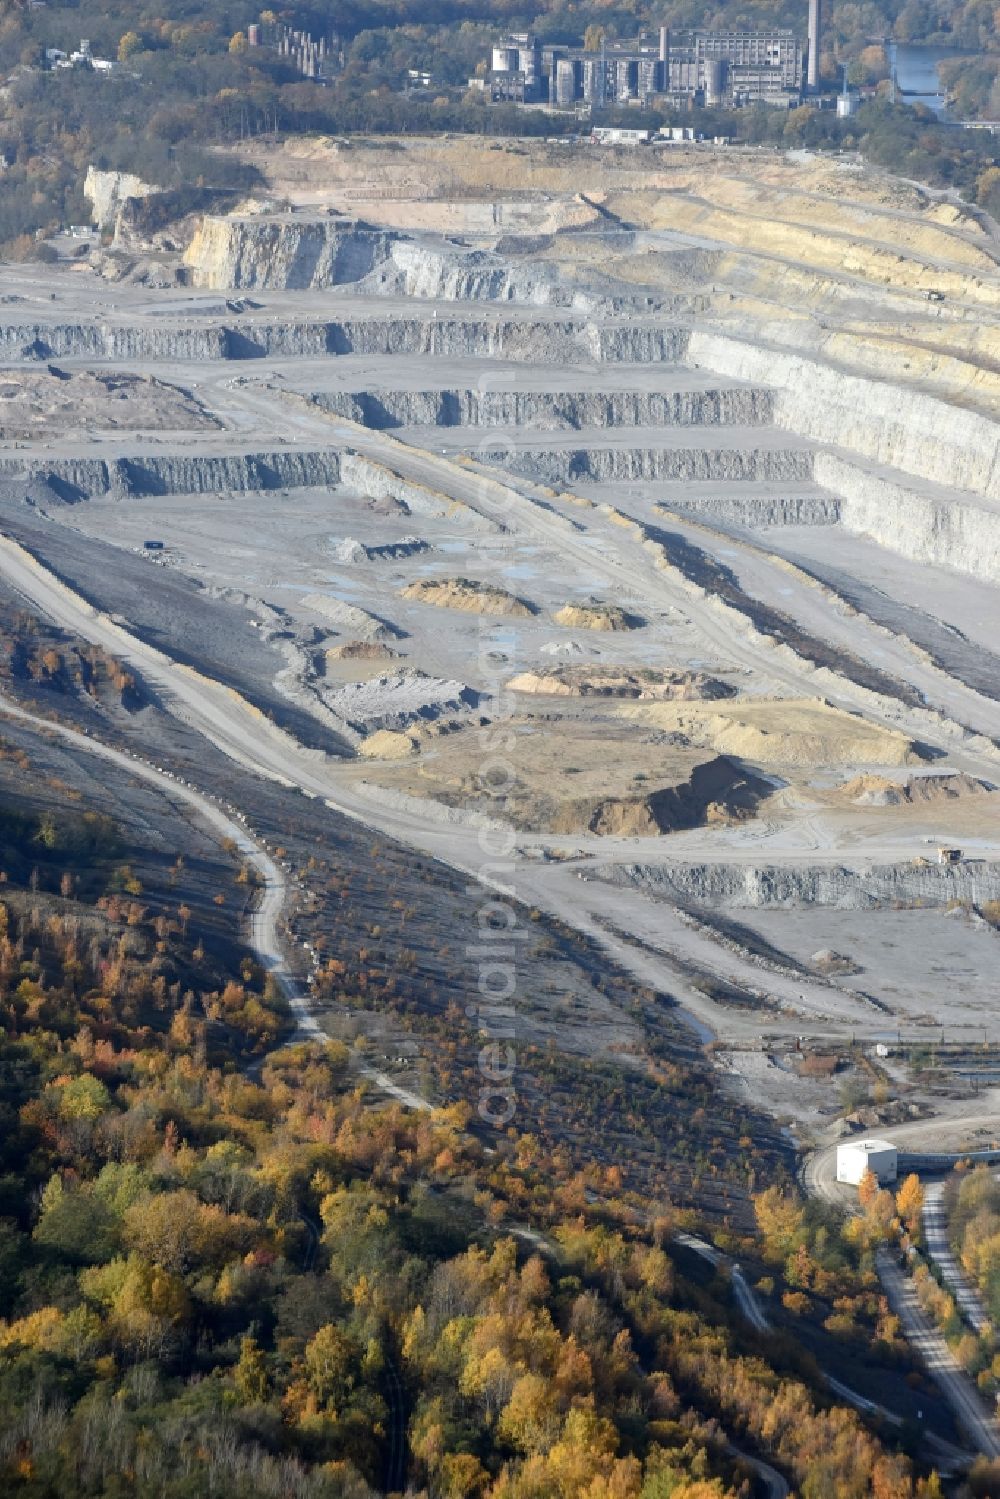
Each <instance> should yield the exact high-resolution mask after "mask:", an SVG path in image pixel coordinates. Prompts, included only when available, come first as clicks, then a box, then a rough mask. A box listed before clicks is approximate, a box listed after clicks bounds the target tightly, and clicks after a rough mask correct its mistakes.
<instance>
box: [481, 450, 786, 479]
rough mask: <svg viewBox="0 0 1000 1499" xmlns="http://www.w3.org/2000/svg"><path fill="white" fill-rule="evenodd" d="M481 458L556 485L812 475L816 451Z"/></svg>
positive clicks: (503, 453) (485, 454) (486, 454)
mask: <svg viewBox="0 0 1000 1499" xmlns="http://www.w3.org/2000/svg"><path fill="white" fill-rule="evenodd" d="M476 458H477V460H478V461H479V462H482V463H492V464H495V465H496V466H497V467H498V468H505V469H507V470H508V472H511V473H515V474H523V475H524V476H525V477H527V478H530V479H537V480H541V481H543V482H546V483H550V484H567V483H573V482H574V481H592V482H595V483H605V482H608V481H614V480H620V479H667V480H673V479H690V480H705V479H709V480H733V481H736V482H741V483H742V482H746V481H759V480H772V481H774V482H777V483H787V482H792V483H794V482H798V481H801V480H808V479H811V478H812V461H813V455H812V453H810V452H807V451H804V450H802V449H785V448H721V449H716V448H709V447H691V448H644V447H634V448H576V449H573V448H567V449H563V450H561V451H560V450H558V449H549V450H542V451H538V452H533V451H524V452H516V451H511V450H510V449H508V448H496V449H488V450H485V451H480V450H477V452H476Z"/></svg>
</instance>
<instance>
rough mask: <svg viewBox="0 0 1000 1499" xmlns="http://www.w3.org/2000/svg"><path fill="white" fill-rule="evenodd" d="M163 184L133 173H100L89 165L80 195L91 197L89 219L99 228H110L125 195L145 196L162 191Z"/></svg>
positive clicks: (115, 220) (114, 222) (131, 196)
mask: <svg viewBox="0 0 1000 1499" xmlns="http://www.w3.org/2000/svg"><path fill="white" fill-rule="evenodd" d="M162 191H163V189H162V187H157V186H156V184H155V183H152V182H143V180H142V178H141V177H137V176H136V175H135V173H134V172H102V171H99V170H98V169H97V168H96V167H88V168H87V175H86V177H85V178H84V183H83V194H84V197H85V198H88V199H89V200H90V211H91V219H92V221H93V223H95V224H96V225H97V226H98V227H99V228H100V229H111V228H113V227H114V225H115V224H116V222H117V219H118V214H119V212H120V210H121V207H122V204H123V203H124V202H125V200H126V199H127V198H148V197H150V196H151V194H153V193H161V192H162Z"/></svg>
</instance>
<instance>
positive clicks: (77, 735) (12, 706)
mask: <svg viewBox="0 0 1000 1499" xmlns="http://www.w3.org/2000/svg"><path fill="white" fill-rule="evenodd" d="M0 717H7V718H13V719H16V720H17V721H18V722H19V723H26V724H30V725H31V727H32V728H34V729H36V730H38V731H39V732H40V733H43V734H52V735H55V736H56V737H57V738H59V739H61V740H63V741H64V743H67V744H69V745H70V746H71V747H72V748H73V749H74V750H77V751H81V752H83V753H84V754H86V755H88V756H96V757H97V758H98V759H101V760H104V761H106V762H107V763H109V764H111V765H115V766H117V767H118V768H119V769H120V770H124V771H126V772H127V774H129V775H130V776H134V777H135V778H136V779H137V780H141V781H145V782H147V784H149V785H151V786H154V787H155V788H156V789H157V791H159V792H161V793H162V794H163V796H165V797H166V798H167V800H168V801H170V802H172V803H174V805H177V804H178V803H180V804H181V805H182V806H184V807H186V808H188V809H189V810H190V811H192V812H194V813H195V815H196V816H197V817H198V818H199V819H200V820H201V821H202V822H203V823H205V824H206V825H207V826H208V827H209V828H211V830H212V831H213V832H214V833H217V834H218V835H219V837H220V839H223V838H227V839H231V840H232V842H233V843H234V844H235V846H236V849H237V851H238V852H239V854H240V855H241V856H242V858H243V859H245V860H246V862H247V863H248V864H250V865H252V867H253V868H254V869H255V870H256V871H257V874H258V876H259V878H260V882H261V883H260V887H259V898H258V900H257V902H256V904H255V905H254V907H253V909H252V910H251V912H250V919H249V922H248V933H247V935H248V939H249V945H250V947H251V948H252V950H253V951H254V953H256V955H257V958H258V959H259V961H260V964H261V967H262V968H263V969H264V971H265V973H267V974H268V975H269V976H270V977H271V978H272V979H273V980H274V982H275V983H276V984H277V985H278V987H279V988H280V990H281V992H282V995H283V996H284V998H285V1000H286V1002H287V1004H288V1007H289V1009H290V1010H291V1012H292V1015H293V1016H294V1019H295V1032H294V1034H293V1035H292V1036H290V1037H289V1039H288V1040H287V1041H285V1042H283V1043H282V1046H289V1045H294V1044H295V1042H296V1041H325V1040H327V1039H328V1037H327V1035H326V1032H325V1031H324V1030H323V1028H322V1026H321V1025H320V1024H319V1022H318V1020H317V1019H316V1016H315V1014H314V1013H313V1010H312V1007H311V1005H310V1002H309V996H308V992H307V990H306V989H305V988H304V986H303V985H302V984H301V983H300V982H299V980H298V979H297V978H296V977H295V975H294V973H292V971H291V969H290V968H289V967H288V963H287V961H286V958H285V954H284V950H283V947H282V943H281V939H280V936H279V921H280V918H281V913H282V910H283V909H284V905H285V902H286V900H287V897H288V882H287V881H286V879H285V876H284V873H283V872H282V870H281V867H280V866H279V865H278V864H276V863H275V861H274V860H273V859H272V858H271V855H270V854H269V853H268V851H267V849H266V848H264V846H263V844H261V843H260V842H259V841H258V840H257V839H255V838H254V837H252V836H251V834H250V833H249V832H248V831H247V828H246V826H245V824H244V823H243V822H242V820H241V819H240V815H239V814H237V815H236V816H235V817H234V816H232V815H230V814H229V813H228V812H227V811H226V810H225V809H224V808H222V807H220V806H219V805H218V804H217V803H216V802H214V801H213V800H212V799H211V798H210V797H208V796H206V795H205V794H204V793H203V792H201V791H199V790H198V789H197V788H196V787H194V786H192V785H190V784H187V783H185V782H184V781H182V780H180V779H179V778H178V777H177V776H176V775H174V774H173V772H171V771H168V770H164V769H163V768H162V767H160V766H156V765H152V764H150V763H149V762H148V761H146V760H142V759H140V758H139V757H138V756H136V755H132V754H129V753H127V752H126V751H125V750H118V749H115V748H113V746H111V745H109V744H104V743H103V742H102V741H101V740H99V739H95V738H93V737H92V736H91V735H89V734H84V733H83V732H81V731H80V730H79V729H73V728H70V727H69V725H68V724H62V723H56V722H53V721H52V720H51V719H47V718H40V717H39V716H38V715H37V714H35V713H31V712H29V711H28V710H27V709H26V708H22V707H21V705H20V704H19V703H16V702H14V701H13V700H12V699H11V698H8V697H6V696H4V695H3V694H0ZM354 1065H355V1066H356V1068H357V1070H358V1071H359V1072H360V1073H361V1075H362V1076H363V1077H365V1078H367V1079H368V1080H369V1081H370V1082H373V1083H374V1084H375V1085H376V1087H378V1088H379V1089H380V1090H381V1091H382V1092H384V1093H386V1094H388V1095H389V1096H390V1097H392V1098H395V1099H396V1100H397V1102H399V1103H402V1104H405V1105H406V1106H407V1107H408V1108H411V1109H420V1110H427V1109H430V1108H431V1107H432V1105H431V1104H430V1103H429V1102H428V1100H427V1099H426V1098H423V1097H421V1096H420V1094H418V1093H414V1092H413V1090H412V1089H410V1088H405V1087H403V1086H402V1085H401V1084H399V1083H397V1082H396V1081H395V1080H394V1079H393V1078H391V1077H390V1076H389V1075H388V1074H387V1073H385V1072H382V1071H381V1070H380V1069H379V1068H377V1067H372V1066H370V1065H369V1064H368V1063H365V1062H360V1061H358V1060H357V1059H355V1061H354Z"/></svg>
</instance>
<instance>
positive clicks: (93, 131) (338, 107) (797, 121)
mask: <svg viewBox="0 0 1000 1499" xmlns="http://www.w3.org/2000/svg"><path fill="white" fill-rule="evenodd" d="M262 14H264V15H267V16H274V17H276V18H278V19H280V20H283V21H288V22H290V23H291V24H293V25H296V26H305V27H306V28H308V29H310V30H311V31H312V32H313V33H314V34H315V35H320V34H324V35H330V36H333V37H335V38H336V40H337V44H338V46H339V48H340V49H341V50H342V52H343V62H344V66H343V68H342V69H341V70H340V71H338V72H337V73H336V74H335V76H334V77H333V78H332V79H331V80H330V84H329V86H327V87H320V86H318V85H317V84H315V83H312V82H309V81H306V80H303V79H302V78H300V77H299V76H298V74H297V73H296V72H295V71H294V69H293V68H292V67H291V65H290V64H289V62H288V61H287V60H286V59H283V58H281V57H280V56H279V55H278V53H277V52H275V51H273V50H270V49H267V48H250V47H248V45H247V42H246V35H247V27H248V25H249V24H250V23H251V22H253V21H255V20H256V19H258V17H259V16H260V15H262ZM663 22H665V23H667V24H669V25H671V26H673V27H685V26H691V25H709V26H743V25H757V24H763V23H778V24H782V25H789V26H792V27H794V28H796V29H798V30H799V31H804V28H805V4H804V0H803V3H798V0H797V3H796V4H795V5H792V4H790V3H788V0H780V3H772V4H768V3H764V0H757V3H745V4H741V5H740V6H739V7H738V9H737V10H736V11H733V10H732V8H731V7H727V8H726V9H725V10H724V11H723V10H720V9H719V8H718V7H717V6H716V5H712V4H706V3H705V0H672V3H667V4H666V5H664V6H663V7H654V6H651V5H650V4H649V0H635V3H633V4H623V3H621V0H616V3H613V4H601V3H599V0H584V3H582V4H577V3H575V0H574V3H572V4H570V3H568V0H551V3H547V4H541V5H539V3H538V0H535V4H534V5H531V6H529V7H528V8H527V9H525V8H524V5H523V3H520V0H519V3H517V4H514V3H511V0H491V3H490V4H489V5H486V4H485V3H484V0H437V3H432V4H429V5H428V4H422V5H420V6H417V5H415V4H414V3H413V0H381V3H380V0H376V3H373V4H365V5H361V4H359V3H357V0H344V3H342V4H337V5H324V4H307V5H303V6H293V7H288V8H284V9H281V10H280V11H267V12H261V11H260V10H259V9H258V7H257V5H256V4H254V3H253V0H225V3H219V0H205V3H199V4H195V3H194V0H174V3H172V5H171V6H170V13H169V15H166V16H165V15H164V14H163V13H162V7H160V6H158V5H156V6H154V5H153V4H151V3H150V0H133V3H130V4H129V5H127V6H125V7H122V6H114V7H112V6H110V5H109V4H108V3H107V0H79V3H77V4H56V3H47V4H43V5H38V4H32V3H30V0H14V3H11V4H8V5H6V6H5V7H4V8H3V11H2V13H0V78H2V79H3V80H4V81H3V82H2V83H0V174H2V176H0V181H2V191H0V245H2V246H3V248H4V251H5V253H6V254H7V255H8V256H13V257H15V258H18V257H20V258H24V257H27V256H31V255H34V254H37V253H39V252H38V250H37V248H36V246H37V243H38V241H37V236H38V235H39V233H42V234H44V233H46V232H51V231H52V230H54V229H56V228H58V227H60V226H62V225H65V224H67V223H73V222H81V221H83V220H85V219H86V217H87V213H88V210H87V205H86V203H85V201H84V200H83V198H82V196H81V185H82V181H83V177H84V175H85V172H86V169H87V166H88V165H90V164H91V163H93V164H94V165H97V166H103V167H119V168H123V169H127V170H129V171H133V172H136V173H138V175H139V176H140V177H143V178H144V179H145V180H147V181H153V182H156V183H158V184H159V185H161V186H166V187H176V186H179V185H182V184H183V185H185V186H191V185H195V186H207V187H209V188H217V189H239V188H242V187H246V186H249V185H250V183H251V182H252V173H251V172H249V171H248V169H246V168H245V167H243V166H241V165H240V164H239V162H238V161H237V160H235V158H234V157H233V156H232V155H227V154H223V153H219V152H218V151H217V150H214V149H213V148H214V147H218V146H219V145H224V144H232V143H235V142H239V141H240V140H241V139H245V138H246V137H247V136H248V135H255V134H261V133H267V134H270V133H293V134H294V133H300V132H312V131H324V132H329V133H350V132H359V131H360V132H375V133H396V132H411V133H414V132H416V133H422V132H433V131H441V130H445V131H467V132H471V133H490V134H496V135H504V134H507V135H510V134H523V133H528V134H552V133H555V134H559V133H567V132H571V131H573V130H575V129H576V128H577V125H576V122H575V121H574V120H572V119H569V118H566V119H562V120H552V119H550V118H548V117H547V116H543V115H539V114H537V113H536V112H534V111H523V110H517V109H516V108H514V107H512V106H509V107H498V108H495V109H494V108H487V107H486V106H484V105H483V103H482V101H481V99H477V98H475V97H474V96H470V95H469V94H468V93H467V92H466V91H465V84H466V81H467V80H468V79H469V78H470V77H471V76H473V75H474V73H475V71H476V69H477V66H478V65H481V64H482V63H483V60H484V59H485V58H486V57H487V55H488V49H489V45H490V43H491V40H492V39H493V38H494V37H495V35H496V32H497V30H498V29H502V28H506V27H512V28H528V27H531V28H534V29H535V30H536V31H537V32H538V34H539V35H540V36H541V38H542V39H543V41H551V42H556V41H559V42H567V41H578V40H579V39H580V38H581V37H582V36H583V33H584V31H585V30H586V29H587V27H588V26H590V27H598V28H600V29H602V30H603V31H604V32H605V34H607V35H610V36H614V35H625V36H627V35H632V34H634V33H635V31H636V29H637V28H638V27H639V26H641V25H644V24H655V25H659V24H661V23H663ZM827 25H828V32H827V36H826V39H825V43H824V53H823V59H822V61H823V69H824V72H825V74H826V76H827V77H828V78H829V79H830V80H833V81H836V80H837V79H838V78H839V65H840V64H841V63H847V64H849V65H850V66H851V68H852V70H853V72H854V73H855V74H856V76H859V77H875V76H879V65H878V59H879V58H884V53H883V50H882V47H881V42H882V40H883V39H884V38H889V37H896V38H897V39H899V40H903V41H914V40H916V41H933V42H935V43H943V44H947V45H950V46H955V47H957V48H959V49H966V50H967V51H968V53H969V54H971V55H970V56H967V57H962V58H958V59H956V60H955V61H953V62H951V63H949V64H948V82H949V87H951V88H953V89H954V91H955V93H956V97H957V98H958V100H959V103H960V108H961V110H962V112H963V113H965V114H968V115H976V114H986V115H989V113H990V111H991V110H992V111H993V113H994V114H996V112H997V111H996V104H997V91H996V75H997V68H998V67H1000V54H997V53H996V52H995V51H993V50H992V49H994V47H995V40H994V39H995V30H996V25H995V8H994V6H993V4H992V3H990V0H965V3H964V4H958V3H953V0H940V3H938V4H936V5H932V4H929V3H927V0H905V3H903V4H900V3H898V0H878V3H875V0H871V3H868V4H866V5H863V6H862V5H858V4H855V3H853V0H840V3H835V4H834V5H832V7H829V8H828V11H827ZM84 37H86V38H87V39H88V40H89V41H90V43H91V48H92V51H93V53H94V55H96V56H104V57H107V58H110V59H114V60H120V61H121V66H120V68H119V70H118V71H117V72H116V73H114V74H111V75H107V74H98V73H94V72H91V71H89V70H87V69H67V70H64V71H59V72H52V71H51V70H46V68H45V67H44V57H45V49H46V48H52V47H57V48H60V49H62V50H63V51H67V52H68V51H71V50H73V49H74V48H75V47H77V46H78V44H79V41H80V39H81V38H84ZM408 68H420V69H426V70H428V71H429V72H430V73H431V74H432V76H433V79H434V85H433V87H432V88H431V89H430V90H429V91H426V92H425V93H424V94H423V95H422V96H414V95H410V94H408V93H406V91H405V88H404V85H405V83H406V71H407V69H408ZM873 70H874V71H873ZM883 71H884V68H883ZM800 114H802V115H813V112H811V111H805V112H803V111H792V112H791V114H790V115H783V116H782V115H780V114H778V112H773V111H770V110H765V109H760V110H747V111H740V112H737V113H736V114H735V115H734V114H729V115H727V116H726V117H725V120H724V122H723V125H724V128H725V130H726V131H727V133H728V132H730V131H733V130H735V131H736V133H737V137H738V138H739V139H741V140H748V141H759V142H768V143H771V144H775V145H802V144H806V145H812V146H815V147H819V148H824V147H829V148H837V147H841V146H844V147H847V148H858V149H860V150H861V151H862V152H863V153H865V154H867V155H868V156H870V158H871V159H872V160H873V161H875V162H877V163H878V164H880V165H883V166H887V167H889V168H891V169H892V170H894V171H898V172H901V173H902V174H904V175H910V176H917V177H919V178H920V179H921V180H926V181H928V182H930V183H932V184H934V185H950V186H954V187H956V188H958V189H959V190H960V191H962V192H963V194H965V195H966V196H967V197H969V198H970V199H973V198H975V197H976V194H977V192H979V190H980V182H981V179H982V176H983V173H984V172H985V171H987V170H989V169H990V168H995V167H996V166H997V151H996V149H995V146H994V143H993V138H992V137H991V136H988V135H983V136H980V133H979V132H974V133H970V132H960V131H955V130H949V129H948V128H947V127H945V126H942V125H939V124H938V123H937V121H936V120H935V119H934V118H933V117H932V116H930V115H929V113H928V112H927V111H921V110H919V109H912V110H911V109H908V108H905V107H903V106H898V107H896V108H892V107H891V106H889V105H888V104H887V103H885V102H883V103H882V104H881V105H879V106H878V107H872V108H870V109H868V110H867V111H866V112H864V114H863V116H859V117H858V118H857V119H856V120H850V121H836V120H834V119H833V118H830V119H826V118H825V117H824V118H822V119H821V118H819V117H817V116H813V117H812V118H796V116H798V115H800ZM831 115H832V112H831ZM654 116H655V117H654ZM776 116H777V117H776ZM608 118H609V119H611V118H613V116H610V115H609V116H608ZM646 122H647V123H651V124H654V125H655V124H658V123H661V122H663V123H666V122H674V121H671V119H670V117H669V116H668V115H660V114H656V113H655V112H653V113H651V114H650V115H649V116H647V121H646ZM693 123H695V124H697V125H699V126H703V127H704V128H711V127H712V124H713V122H712V121H711V120H710V119H708V118H706V119H705V120H701V119H700V118H697V119H695V120H694V121H693ZM970 134H972V135H974V136H975V137H976V138H973V139H970V138H969V136H970ZM994 187H995V184H994V183H993V180H992V179H991V180H990V181H989V182H988V183H987V185H986V188H985V189H983V191H984V192H986V193H989V192H992V191H994ZM983 201H987V200H986V199H984V200H983Z"/></svg>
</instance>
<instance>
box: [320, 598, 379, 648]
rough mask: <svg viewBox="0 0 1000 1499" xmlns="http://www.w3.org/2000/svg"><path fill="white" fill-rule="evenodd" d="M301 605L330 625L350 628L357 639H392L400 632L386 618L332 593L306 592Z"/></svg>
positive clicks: (343, 628) (369, 640)
mask: <svg viewBox="0 0 1000 1499" xmlns="http://www.w3.org/2000/svg"><path fill="white" fill-rule="evenodd" d="M302 607H303V608H304V609H311V610H312V612H313V613H314V614H319V615H321V616H322V618H323V619H325V620H326V621H327V622H328V623H329V624H331V625H337V626H338V627H339V628H340V629H342V630H350V631H351V632H352V633H353V634H354V635H355V636H356V638H357V640H361V641H367V642H372V641H381V640H392V639H394V638H395V637H398V635H399V633H400V632H399V630H397V629H396V627H395V625H391V624H390V623H389V622H388V620H385V619H379V617H378V615H376V614H369V613H368V611H367V610H366V609H359V608H358V606H357V605H356V604H348V603H346V602H345V601H344V599H338V598H334V597H333V595H332V594H327V593H308V594H306V596H305V598H304V599H303V600H302Z"/></svg>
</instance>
